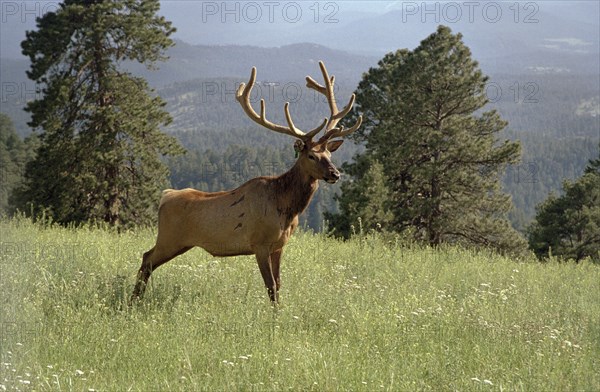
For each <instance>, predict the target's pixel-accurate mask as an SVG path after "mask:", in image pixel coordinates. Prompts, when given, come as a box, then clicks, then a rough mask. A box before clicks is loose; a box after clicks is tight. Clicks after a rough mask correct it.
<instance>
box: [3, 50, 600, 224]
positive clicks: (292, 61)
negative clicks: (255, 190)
mask: <svg viewBox="0 0 600 392" xmlns="http://www.w3.org/2000/svg"><path fill="white" fill-rule="evenodd" d="M170 54H171V56H172V58H171V60H170V61H169V62H168V63H167V64H168V66H163V69H162V71H160V72H158V73H149V72H145V71H144V74H145V76H147V77H148V78H149V80H150V81H151V84H152V85H153V86H155V87H157V86H161V85H165V84H168V86H166V87H162V88H159V89H158V90H157V93H158V94H159V95H160V96H161V97H162V98H163V99H164V100H165V101H166V102H167V110H168V111H169V112H170V113H171V115H172V116H173V122H172V123H171V124H170V125H169V126H168V127H167V129H166V130H167V132H169V133H172V134H173V135H175V136H176V137H177V138H178V139H179V140H180V141H181V143H182V144H183V146H184V147H185V148H186V149H187V150H188V153H187V154H186V155H185V156H184V157H181V158H173V159H171V160H169V162H168V163H169V166H170V167H171V171H172V176H171V181H172V185H173V186H174V187H177V188H182V187H187V186H194V187H198V188H202V189H204V190H210V191H213V190H222V189H227V188H232V187H235V186H238V185H240V184H241V183H242V182H244V181H245V180H247V179H250V178H251V177H253V176H255V175H260V174H263V175H268V174H277V173H281V172H283V171H285V170H286V169H287V168H289V167H290V166H291V164H292V162H293V158H294V152H293V149H292V144H291V142H290V140H289V138H287V137H285V136H282V135H278V134H275V133H274V132H269V131H267V130H265V129H261V128H260V127H258V126H257V125H255V124H254V123H252V122H251V121H250V120H249V119H248V118H247V117H246V116H245V115H244V114H243V111H242V110H241V108H240V107H239V104H238V102H237V101H236V100H235V90H236V88H237V86H238V85H239V83H240V82H242V81H246V80H247V78H248V77H249V74H250V68H251V66H253V65H256V66H257V69H258V74H257V85H256V87H255V90H256V93H255V95H253V98H252V102H253V103H254V104H255V105H256V106H258V101H259V99H260V98H261V97H262V98H264V99H265V101H266V104H267V113H268V116H269V118H270V119H272V120H273V121H275V122H285V118H284V115H283V104H284V102H286V101H289V102H290V110H291V112H292V115H293V117H294V119H295V121H296V123H297V125H298V126H300V127H301V128H312V127H313V126H314V125H315V124H317V123H318V122H319V121H320V120H321V119H322V118H324V117H325V116H326V114H327V105H326V103H325V102H324V100H323V98H322V97H318V96H317V95H316V94H314V92H312V91H310V90H308V89H306V87H305V82H304V80H303V78H304V76H306V75H309V74H310V75H316V74H317V72H318V67H317V64H316V60H318V59H319V58H321V59H324V60H325V62H326V63H327V64H328V67H329V69H330V70H331V72H332V73H333V74H335V76H336V86H337V88H338V90H337V91H336V93H337V96H338V97H347V96H349V94H350V93H351V92H352V91H353V90H354V89H355V87H356V84H357V83H358V80H359V79H360V76H361V74H362V73H363V72H366V71H367V70H368V69H369V67H370V66H372V65H374V64H375V62H376V60H377V59H376V58H374V57H365V56H359V55H353V54H349V53H347V52H343V51H339V50H332V49H329V48H326V47H323V46H319V45H314V44H301V45H290V46H287V47H282V48H270V49H269V48H254V47H243V46H225V47H205V46H191V45H187V44H185V43H181V42H178V44H177V45H176V46H175V48H174V49H172V50H171V52H170ZM225 58H229V59H232V58H236V59H239V58H243V59H244V60H243V61H231V60H229V61H228V62H227V61H224V59H225ZM25 64H26V62H24V61H16V60H15V61H13V60H3V61H2V71H3V79H4V80H6V79H5V77H4V75H7V77H8V78H10V79H11V80H14V82H10V83H12V84H10V86H8V85H7V88H4V90H3V101H2V112H3V113H6V114H8V115H9V117H10V118H11V119H12V121H13V123H14V127H15V129H16V131H17V133H18V134H19V135H20V136H22V137H23V136H25V135H27V134H29V133H30V132H31V131H30V130H29V128H28V127H27V125H26V121H27V119H28V115H27V114H26V113H24V112H23V111H22V107H23V105H24V103H25V102H26V101H27V100H30V99H32V98H34V97H35V96H36V93H35V85H34V84H32V82H30V81H27V80H26V79H25V75H24V65H25ZM165 67H166V68H165ZM194 69H195V71H192V70H194ZM483 70H484V72H485V71H486V69H485V68H484V69H483ZM19 75H21V76H19ZM186 79H189V80H186ZM599 83H600V80H599V76H598V74H581V73H577V72H571V71H570V70H569V69H559V68H544V67H528V68H521V73H517V74H493V73H492V74H490V81H489V82H488V88H487V95H488V98H489V99H490V104H489V105H488V107H486V108H485V109H486V110H488V109H491V108H496V109H497V110H498V111H499V112H500V114H501V117H502V118H503V119H504V120H507V121H508V122H509V125H508V127H507V129H506V131H505V132H504V135H505V137H506V138H508V139H511V140H517V139H518V140H521V142H522V147H523V158H522V163H521V164H520V165H516V166H513V167H510V168H509V170H508V172H507V173H506V176H505V178H504V186H505V189H506V190H507V191H508V192H509V193H510V194H511V195H512V196H513V201H514V204H515V207H516V210H515V211H514V212H513V213H512V214H511V220H512V222H513V224H514V225H515V226H516V227H517V228H519V229H522V228H524V226H525V224H526V223H527V222H528V221H529V220H530V219H531V218H532V217H533V214H534V210H535V205H536V204H537V203H539V202H541V201H542V200H544V199H545V197H546V196H547V195H548V193H549V192H551V191H559V190H560V185H561V183H562V181H563V180H564V179H567V178H569V179H572V178H575V177H577V176H579V175H580V174H581V173H582V172H583V169H584V167H585V164H586V162H587V161H588V160H589V159H590V158H593V157H596V156H597V155H598V149H597V145H598V138H599V129H600V108H599V105H600V96H599V91H600V84H599ZM8 87H10V89H8ZM259 95H260V96H259ZM342 104H345V102H343V103H342ZM358 149H360V146H356V145H353V144H352V143H351V142H350V141H347V142H346V143H345V144H344V146H343V147H342V148H341V149H340V150H339V151H338V152H336V155H335V156H334V161H335V163H336V164H338V166H341V164H342V163H343V162H348V161H350V160H351V159H352V156H353V155H354V154H355V152H356V151H357V150H358ZM241 151H243V153H240V152H241ZM207 165H209V167H210V165H217V166H218V167H219V168H224V167H226V166H227V165H229V166H230V167H233V169H231V168H229V169H227V170H225V171H224V172H227V174H224V172H223V171H220V172H217V173H215V172H214V170H208V169H207V168H206V166H207ZM244 168H252V169H248V170H246V169H244ZM233 172H235V175H232V173H233ZM337 189H338V188H337V186H336V187H332V186H330V185H328V184H323V186H321V188H320V190H319V192H318V194H317V195H316V199H315V200H314V202H313V203H312V205H311V207H310V210H309V211H308V213H307V216H306V218H307V222H308V223H309V224H310V226H311V227H313V228H315V229H318V228H320V227H321V222H322V219H321V216H320V212H321V211H322V210H325V209H328V210H335V208H336V206H335V202H334V201H333V198H332V196H333V193H334V192H335V191H337Z"/></svg>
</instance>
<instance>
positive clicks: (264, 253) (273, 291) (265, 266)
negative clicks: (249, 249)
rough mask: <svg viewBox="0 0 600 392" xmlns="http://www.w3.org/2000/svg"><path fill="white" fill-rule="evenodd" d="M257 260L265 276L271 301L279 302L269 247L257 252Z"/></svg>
mask: <svg viewBox="0 0 600 392" xmlns="http://www.w3.org/2000/svg"><path fill="white" fill-rule="evenodd" d="M256 261H257V262H258V268H259V269H260V274H261V275H262V277H263V281H264V282H265V287H266V288H267V292H268V294H269V299H270V300H271V302H273V303H276V302H277V288H276V285H275V278H274V276H273V267H272V264H271V255H270V253H269V251H268V249H264V250H260V251H258V252H256Z"/></svg>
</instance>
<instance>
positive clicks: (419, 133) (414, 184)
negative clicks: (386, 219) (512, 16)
mask: <svg viewBox="0 0 600 392" xmlns="http://www.w3.org/2000/svg"><path fill="white" fill-rule="evenodd" d="M461 38H462V36H461V34H457V35H453V34H452V33H451V31H450V29H449V28H447V27H444V26H440V27H439V28H438V29H437V31H436V32H435V33H433V34H432V35H430V36H429V37H428V38H426V39H425V40H423V41H422V42H421V44H420V45H419V46H418V47H417V48H416V49H415V50H413V51H408V50H399V51H397V52H395V53H390V54H387V55H386V56H385V57H384V58H383V59H382V60H381V61H380V62H379V64H378V65H379V66H378V67H377V68H372V69H370V70H369V72H367V73H366V74H365V75H364V77H363V80H362V81H361V82H360V84H359V86H358V89H357V91H356V101H357V106H356V109H355V111H356V112H357V113H358V112H361V113H362V114H363V117H365V119H366V121H365V122H364V124H365V126H364V127H362V128H361V130H359V132H357V133H358V135H357V136H356V138H357V140H359V141H366V148H367V149H366V152H365V154H364V155H365V157H363V158H361V159H359V160H358V162H359V163H358V164H357V165H359V166H356V167H355V168H354V170H355V172H358V177H360V173H367V172H368V170H369V168H370V166H371V165H372V163H373V162H376V161H377V162H380V163H381V164H382V165H383V172H384V174H385V178H386V179H387V186H388V189H389V200H386V202H382V204H381V205H382V207H381V208H382V211H383V210H385V209H386V206H389V207H390V210H391V212H392V213H393V219H392V220H391V224H390V227H391V229H392V230H395V231H398V232H401V231H403V230H405V229H408V228H411V230H412V232H413V233H414V234H415V236H416V239H417V240H422V241H424V242H427V243H429V244H430V245H433V246H435V245H438V244H440V243H441V242H460V243H467V244H475V245H483V246H492V247H494V248H496V249H498V250H500V251H506V252H508V251H511V252H520V251H522V250H523V249H525V241H524V239H523V238H521V237H520V235H519V234H518V233H517V232H516V231H515V230H514V229H512V227H511V226H510V224H509V222H508V220H507V219H506V215H507V213H508V212H509V210H510V209H511V201H510V197H509V196H508V195H505V194H503V193H502V192H501V191H500V183H499V180H500V176H501V174H502V173H503V171H504V170H505V168H506V166H507V165H508V164H510V163H514V162H517V161H518V159H519V155H520V146H519V144H518V143H514V142H509V141H504V142H499V141H498V140H497V135H498V133H499V132H500V131H501V130H502V129H503V128H504V127H505V126H506V122H504V121H502V119H500V116H499V115H498V114H497V113H496V112H495V111H487V112H481V109H482V108H483V107H484V106H485V105H486V103H487V102H488V100H487V98H486V95H485V86H486V82H487V80H488V78H487V77H486V76H484V75H483V74H482V72H481V70H480V69H479V67H478V64H477V62H476V61H473V60H472V59H471V53H470V51H469V49H468V48H467V47H466V46H465V45H464V43H463V42H462V40H461ZM349 121H352V119H349ZM355 174H356V173H355ZM362 186H363V181H355V182H353V183H351V184H348V185H346V186H345V192H344V194H343V195H342V196H341V197H340V204H341V207H342V208H341V210H342V214H343V215H347V216H352V215H353V214H355V215H359V216H361V215H364V212H365V211H364V210H362V211H352V209H351V208H349V207H350V206H352V205H355V206H362V205H363V204H361V201H360V197H364V195H363V194H362V192H363V190H362V189H361V187H362ZM348 198H349V200H347V201H345V200H344V199H348ZM382 223H383V222H382ZM342 229H343V228H342Z"/></svg>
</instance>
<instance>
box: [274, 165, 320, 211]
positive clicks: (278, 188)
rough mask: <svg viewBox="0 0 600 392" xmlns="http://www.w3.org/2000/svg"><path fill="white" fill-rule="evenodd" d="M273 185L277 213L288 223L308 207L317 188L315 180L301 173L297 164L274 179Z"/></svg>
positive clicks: (317, 184)
mask: <svg viewBox="0 0 600 392" xmlns="http://www.w3.org/2000/svg"><path fill="white" fill-rule="evenodd" d="M274 185H275V186H274V191H275V198H276V199H277V204H278V211H279V213H280V215H281V214H285V215H286V216H287V219H288V221H291V219H293V218H294V217H295V216H296V215H298V214H301V213H302V212H303V211H304V210H305V209H306V207H308V204H309V203H310V200H311V199H312V197H313V195H314V194H315V192H316V190H317V188H318V187H319V183H318V181H317V180H315V179H314V178H311V177H309V176H307V175H305V174H303V173H302V171H301V169H300V166H299V164H298V162H296V164H295V165H294V167H292V168H291V169H290V170H288V171H287V172H285V173H283V174H282V175H280V176H279V177H277V178H275V181H274Z"/></svg>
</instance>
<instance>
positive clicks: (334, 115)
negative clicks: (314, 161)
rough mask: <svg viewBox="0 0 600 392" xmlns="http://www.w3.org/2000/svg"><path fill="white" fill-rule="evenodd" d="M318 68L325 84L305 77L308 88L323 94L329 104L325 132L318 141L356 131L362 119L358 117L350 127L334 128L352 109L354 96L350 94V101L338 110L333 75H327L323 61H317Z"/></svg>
mask: <svg viewBox="0 0 600 392" xmlns="http://www.w3.org/2000/svg"><path fill="white" fill-rule="evenodd" d="M319 68H321V74H322V75H323V80H324V82H325V85H321V84H319V83H317V82H316V81H315V80H314V79H313V78H312V77H310V76H307V77H306V86H307V87H308V88H310V89H313V90H315V91H317V92H318V93H320V94H323V95H324V96H325V97H326V98H327V103H328V104H329V110H330V111H331V115H330V117H329V123H328V124H327V132H326V134H325V135H324V136H323V137H322V138H321V139H320V141H323V140H326V139H330V138H333V137H340V136H346V135H349V134H350V133H352V132H354V131H356V129H358V127H359V126H360V124H361V122H362V119H359V120H358V121H357V123H356V124H355V125H354V126H353V127H352V128H350V129H348V130H344V129H343V127H342V128H341V129H338V128H336V126H337V124H338V122H339V121H340V120H341V119H342V118H344V117H345V116H346V115H347V114H348V113H350V111H351V110H352V106H354V101H355V99H356V96H355V95H354V94H352V96H351V97H350V101H349V102H348V104H347V105H346V106H344V108H343V109H342V110H339V109H338V107H337V102H336V100H335V94H334V90H333V86H334V84H335V76H333V75H332V76H331V77H330V76H329V73H328V72H327V68H325V63H323V62H322V61H319Z"/></svg>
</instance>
